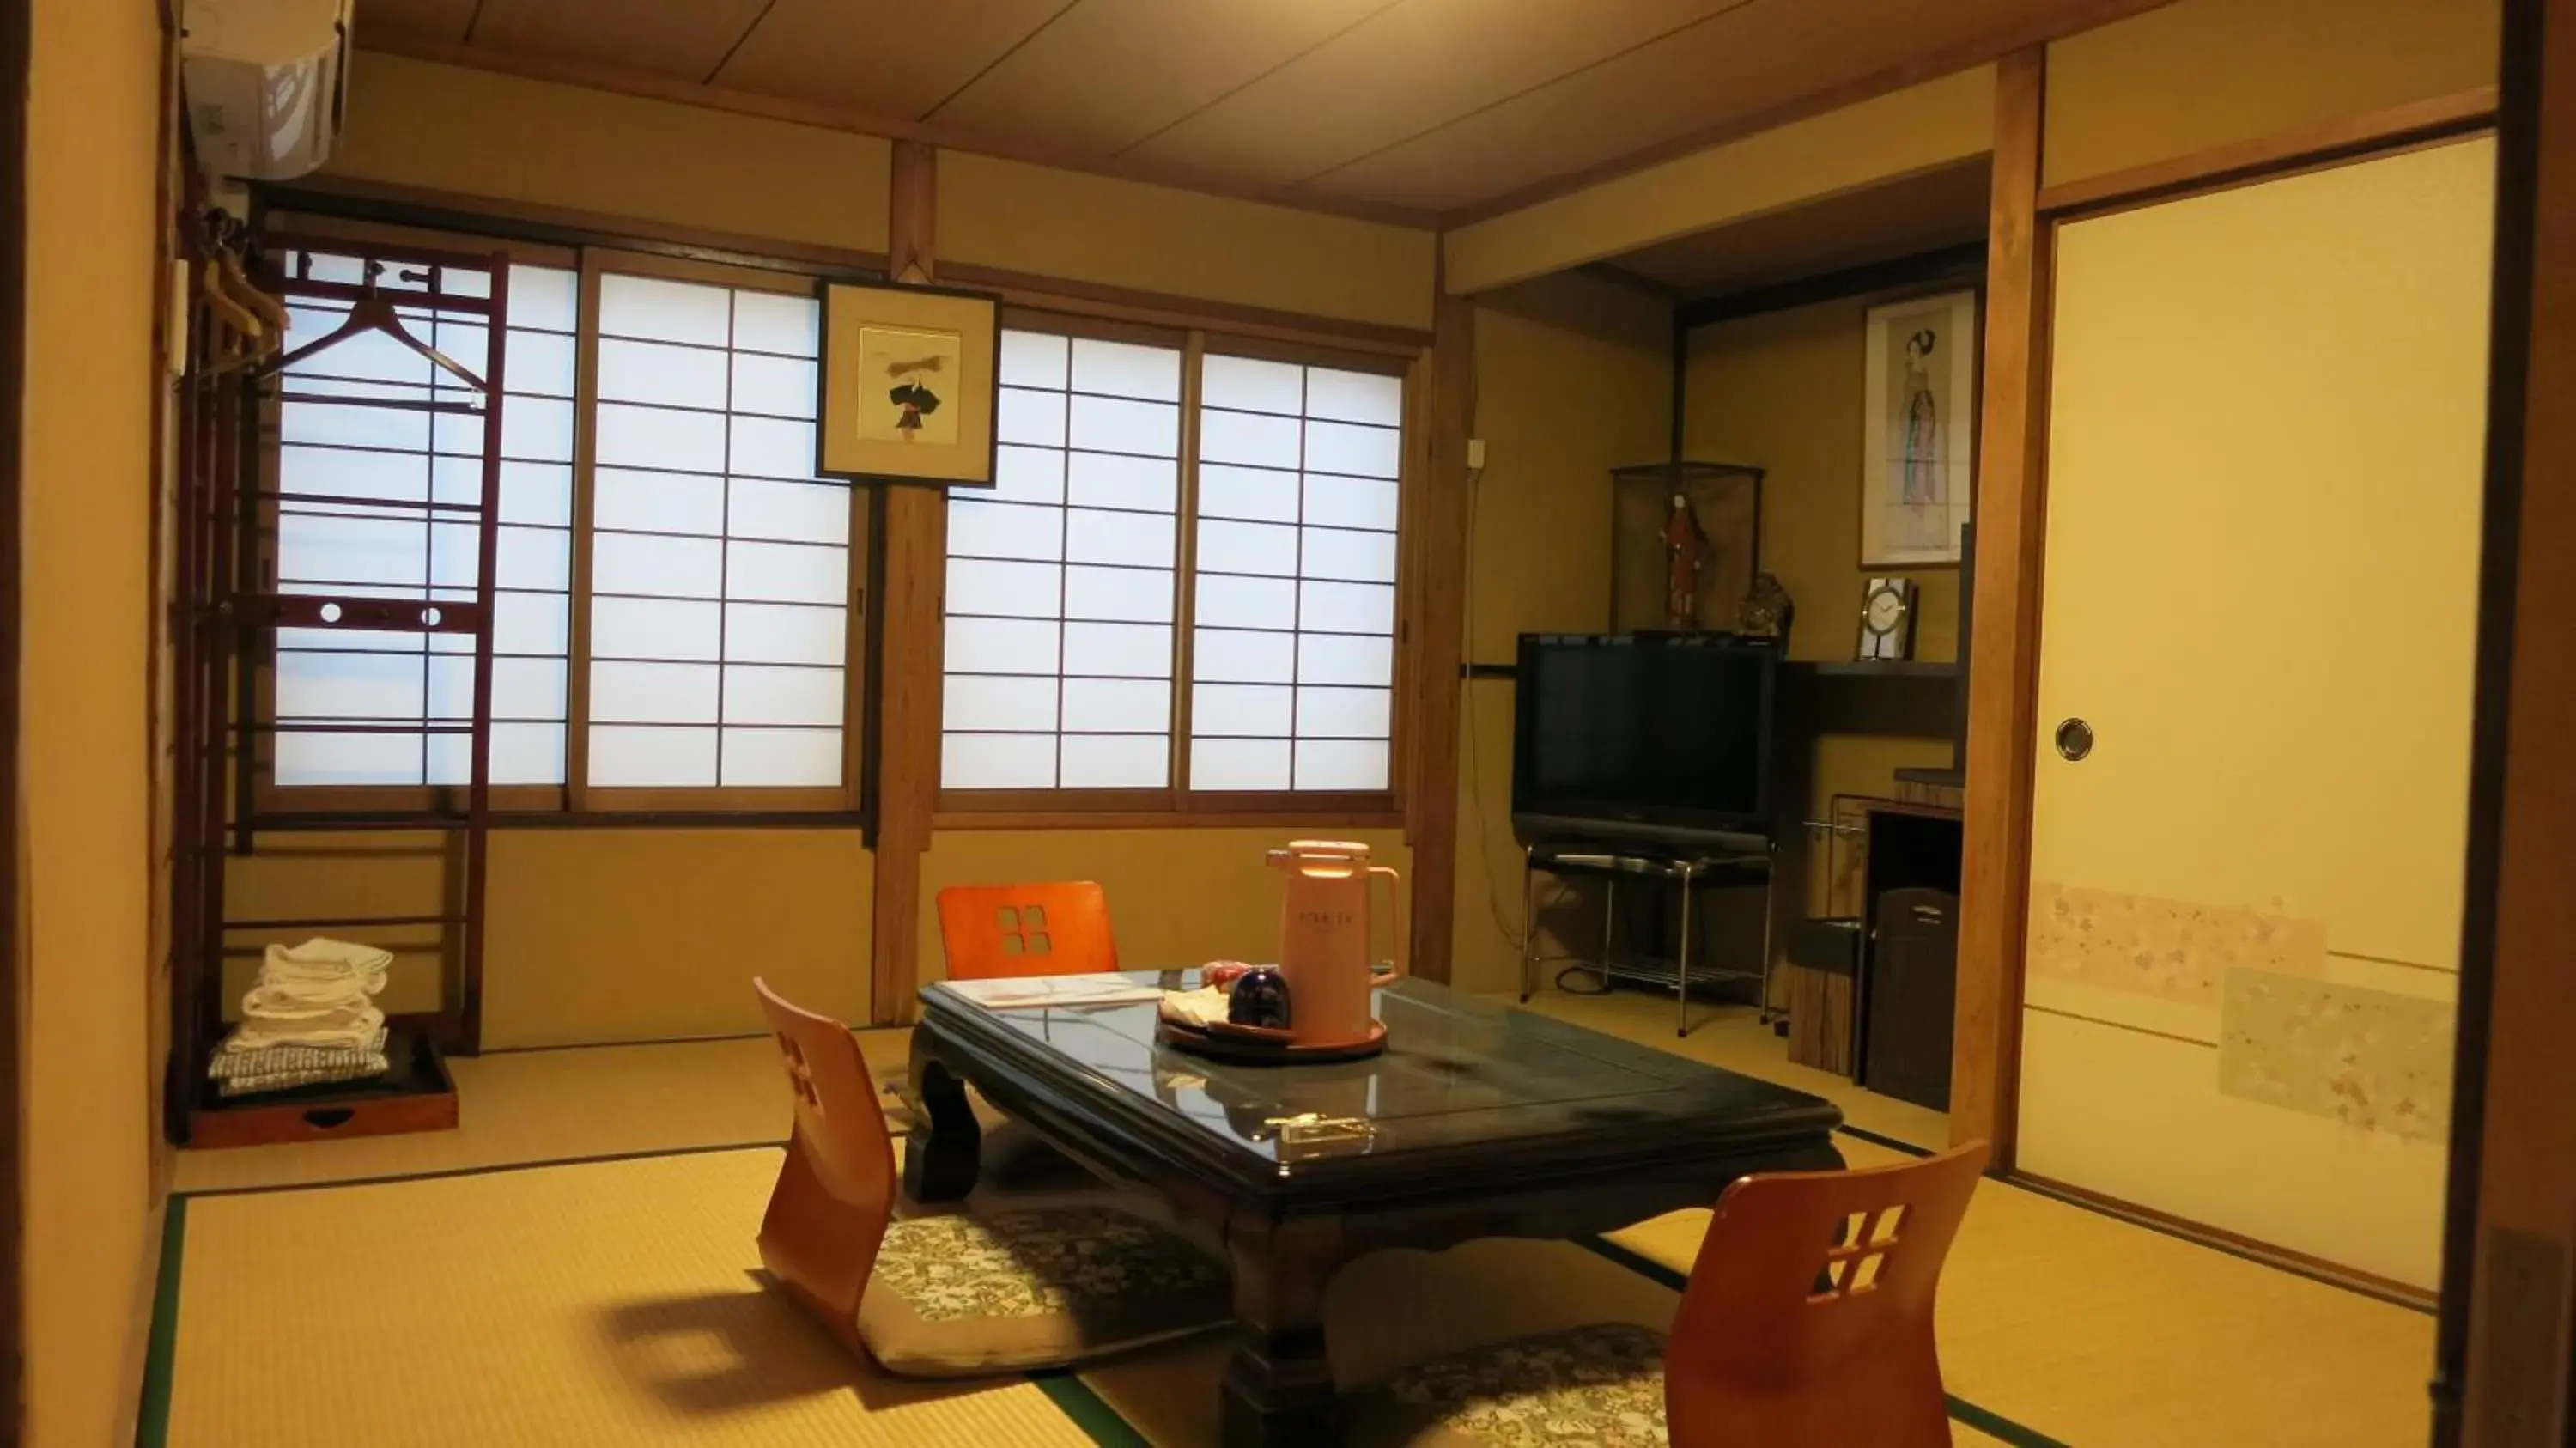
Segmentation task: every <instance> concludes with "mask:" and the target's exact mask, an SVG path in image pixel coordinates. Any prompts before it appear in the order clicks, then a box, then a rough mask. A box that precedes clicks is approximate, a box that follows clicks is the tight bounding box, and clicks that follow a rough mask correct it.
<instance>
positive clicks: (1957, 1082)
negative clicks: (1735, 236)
mask: <svg viewBox="0 0 2576 1448" xmlns="http://www.w3.org/2000/svg"><path fill="white" fill-rule="evenodd" d="M2047 64H2048V62H2047V51H2046V48H2045V47H2042V46H2032V47H2030V48H2028V49H2026V50H2019V51H2015V52H2014V53H2013V54H2011V55H2008V56H2005V57H2004V59H2003V61H2002V63H2001V64H2000V65H1998V66H1997V67H1996V72H1995V159H1994V193H1993V198H1992V202H1991V207H1990V216H1989V220H1988V235H1987V242H1986V357H1985V410H1984V416H1983V419H1982V427H1981V429H1980V431H1979V434H1978V458H1977V510H1976V511H1977V576H1976V577H1975V579H1973V580H1971V586H1972V587H1974V588H1975V589H1976V606H1975V611H1974V612H1975V622H1974V625H1973V627H1974V630H1975V634H1974V638H1973V640H1972V646H1971V647H1972V652H1971V655H1970V656H1971V658H1972V659H1973V660H1974V663H1973V664H1972V665H1971V666H1970V668H1969V683H1968V741H1967V770H1968V781H1967V795H1968V799H1967V812H1966V813H1967V820H1966V835H1965V839H1964V841H1963V845H1962V850H1963V853H1962V856H1961V860H1960V869H1959V877H1960V878H1959V977H1958V1012H1957V1016H1956V1025H1955V1028H1954V1032H1953V1035H1952V1040H1951V1065H1950V1139H1951V1141H1952V1142H1954V1143H1956V1142H1961V1141H1967V1140H1971V1139H1974V1138H1979V1137H1982V1138H1984V1139H1985V1140H1987V1141H1989V1142H1991V1143H1993V1146H1994V1156H1993V1169H1994V1170H1996V1171H2004V1170H2008V1169H2010V1167H2011V1166H2012V1158H2013V1110H2014V1100H2013V1097H2014V1091H2015V1084H2016V1077H2017V1075H2018V1073H2019V1067H2020V1061H2021V981H2022V934H2023V928H2024V925H2025V921H2026V915H2027V910H2028V902H2029V896H2030V791H2031V764H2032V751H2033V750H2034V749H2035V748H2036V747H2037V743H2038V740H2037V726H2036V720H2035V717H2034V711H2035V709H2036V706H2037V696H2038V687H2039V569H2040V555H2041V548H2042V545H2043V543H2044V541H2045V540H2044V538H2043V536H2042V533H2041V516H2042V506H2041V505H2042V499H2043V496H2044V491H2045V483H2044V477H2043V463H2044V459H2043V457H2042V455H2041V449H2042V432H2043V428H2042V426H2041V422H2040V419H2041V418H2042V417H2043V416H2044V415H2045V410H2046V406H2047V397H2046V389H2047V375H2048V368H2047V360H2048V342H2047V334H2048V238H2047V235H2046V234H2045V233H2044V232H2043V231H2042V229H2041V225H2040V218H2039V214H2038V201H2039V184H2040V140H2041V136H2040V132H2041V126H2042V122H2043V119H2044V115H2045V111H2046V104H2045V102H2046V91H2047Z"/></svg>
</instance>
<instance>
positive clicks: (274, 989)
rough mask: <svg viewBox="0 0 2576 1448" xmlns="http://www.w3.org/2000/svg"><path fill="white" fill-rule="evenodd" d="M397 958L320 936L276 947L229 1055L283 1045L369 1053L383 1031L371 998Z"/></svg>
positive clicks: (263, 965)
mask: <svg viewBox="0 0 2576 1448" xmlns="http://www.w3.org/2000/svg"><path fill="white" fill-rule="evenodd" d="M392 963H393V952H391V951H388V950H381V949H378V948H377V947H375V946H372V945H353V944H351V943H349V942H348V941H345V940H326V939H323V938H320V937H318V936H317V937H316V938H314V939H311V940H308V941H305V942H304V943H303V944H301V945H298V946H293V947H287V946H282V945H272V946H270V947H268V949H267V951H266V952H264V953H263V955H262V957H261V960H260V966H259V976H258V978H257V980H255V981H254V982H253V983H252V985H251V988H250V992H249V993H248V994H247V995H244V996H243V997H242V1003H241V1009H242V1020H241V1027H240V1029H238V1030H236V1031H235V1032H233V1034H232V1036H231V1037H230V1038H229V1039H228V1040H226V1041H225V1042H224V1050H225V1051H226V1052H227V1053H238V1052H247V1051H261V1050H267V1049H269V1048H271V1047H276V1046H321V1047H331V1046H352V1047H354V1046H362V1045H364V1044H366V1043H367V1042H368V1041H369V1040H371V1039H373V1038H374V1037H375V1035H376V1033H377V1032H379V1031H381V1030H383V1029H384V1024H385V1013H384V1012H383V1011H381V1010H378V1009H377V1008H376V1006H375V1004H374V1002H373V1001H372V999H371V997H373V996H376V995H378V994H380V993H381V992H382V991H383V990H384V988H385V980H386V975H387V968H388V967H390V966H391V965H392Z"/></svg>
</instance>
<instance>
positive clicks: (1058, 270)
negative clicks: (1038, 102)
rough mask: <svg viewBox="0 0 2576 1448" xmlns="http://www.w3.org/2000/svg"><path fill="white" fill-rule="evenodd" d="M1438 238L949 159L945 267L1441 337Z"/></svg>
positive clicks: (969, 158)
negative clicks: (1435, 295) (1436, 318)
mask: <svg viewBox="0 0 2576 1448" xmlns="http://www.w3.org/2000/svg"><path fill="white" fill-rule="evenodd" d="M1437 243H1438V237H1437V235H1436V234H1435V233H1433V232H1430V231H1424V230H1418V229H1415V228H1412V227H1404V226H1388V225H1384V224H1381V223H1378V222H1372V221H1357V220H1353V219H1350V218H1348V217H1341V216H1325V215H1321V214H1318V213H1316V212H1312V211H1298V210H1292V209H1290V208H1288V207H1284V206H1265V205H1262V204H1260V203H1258V202H1251V201H1236V200H1232V199H1229V198H1227V197H1222V196H1209V195H1205V194H1202V193H1199V192H1194V191H1180V190H1175V189H1173V188H1171V187H1169V186H1150V185H1147V184H1145V183H1143V182H1140V181H1122V180H1117V179H1115V178H1112V177H1107V176H1094V175H1089V174H1087V173H1083V172H1076V171H1058V170H1055V169H1053V168H1051V167H1046V166H1033V165H1029V164H1027V163H1025V162H1020V161H1004V160H999V159H996V158H994V157H991V156H978V155H974V154H972V153H970V152H965V151H943V152H941V153H940V157H939V242H938V245H939V259H940V261H941V262H942V263H944V264H954V263H967V264H975V265H982V266H992V267H1003V268H1007V269H1009V270H1012V271H1023V272H1034V273H1038V274H1041V275H1045V276H1055V277H1066V278H1070V279H1072V280H1075V281H1081V282H1091V283H1094V284H1098V285H1105V286H1119V287H1132V288H1135V289H1138V290H1141V291H1154V292H1169V293H1172V294H1175V295H1178V296H1184V297H1195V298H1203V299H1205V300H1209V301H1217V302H1232V303H1238V304H1241V305H1245V306H1255V307H1267V308H1271V309H1273V310H1277V311H1284V312H1301V313H1306V314H1309V315H1312V316H1319V317H1337V318H1342V319H1345V320H1350V321H1360V322H1379V323H1386V324H1390V325H1394V326H1404V327H1425V328H1427V327H1429V326H1430V325H1431V297H1432V268H1433V266H1434V264H1435V263H1434V249H1435V247H1436V245H1437Z"/></svg>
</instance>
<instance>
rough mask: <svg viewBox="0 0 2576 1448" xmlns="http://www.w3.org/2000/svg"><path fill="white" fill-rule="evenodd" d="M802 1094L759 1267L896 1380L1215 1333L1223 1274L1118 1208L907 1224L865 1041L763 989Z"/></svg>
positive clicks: (1068, 1207)
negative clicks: (898, 1208) (862, 1046)
mask: <svg viewBox="0 0 2576 1448" xmlns="http://www.w3.org/2000/svg"><path fill="white" fill-rule="evenodd" d="M752 986H753V989H755V990H757V991H758V992H759V993H760V1005H761V1009H762V1011H763V1012H764V1013H765V1014H766V1015H767V1016H768V1018H769V1025H770V1029H771V1030H772V1031H773V1032H774V1033H775V1034H776V1037H777V1041H778V1050H779V1054H780V1055H781V1057H782V1058H783V1060H784V1064H785V1066H786V1069H787V1082H788V1086H789V1088H790V1089H791V1090H792V1091H793V1092H794V1093H795V1098H796V1106H795V1130H794V1132H793V1134H792V1135H791V1137H790V1138H789V1140H788V1143H787V1160H786V1163H785V1164H784V1165H783V1166H782V1167H780V1169H779V1173H778V1185H777V1186H776V1187H775V1188H774V1189H773V1190H772V1191H771V1193H770V1198H769V1211H768V1214H767V1215H766V1216H765V1217H763V1218H762V1220H761V1224H760V1260H761V1263H762V1265H763V1266H765V1267H767V1268H768V1269H769V1275H770V1276H771V1277H772V1278H773V1279H775V1280H776V1281H777V1283H778V1284H779V1285H780V1286H782V1287H784V1288H786V1289H787V1291H788V1293H789V1294H790V1295H791V1296H793V1297H794V1298H795V1299H796V1300H797V1301H798V1302H799V1303H800V1304H802V1305H803V1306H804V1307H805V1308H806V1309H807V1310H808V1311H810V1312H812V1313H813V1314H814V1315H815V1316H816V1317H818V1318H820V1319H821V1320H822V1322H823V1324H824V1325H825V1326H826V1327H828V1328H830V1329H831V1331H832V1332H833V1334H834V1335H835V1336H837V1337H839V1338H840V1339H841V1340H842V1341H843V1342H844V1343H847V1344H849V1345H850V1346H851V1347H854V1348H857V1349H859V1350H860V1351H862V1352H865V1353H866V1354H867V1355H868V1356H869V1357H871V1358H873V1359H875V1360H876V1361H877V1362H878V1363H879V1364H880V1365H881V1366H883V1367H884V1368H885V1369H886V1370H887V1371H889V1372H893V1373H899V1374H904V1375H907V1376H916V1377H966V1376H975V1375H980V1374H985V1373H999V1372H1024V1371H1027V1370H1029V1369H1032V1368H1046V1367H1062V1366H1066V1365H1068V1364H1071V1363H1076V1362H1081V1361H1085V1360H1087V1359H1090V1358H1093V1357H1098V1356H1103V1355H1106V1354H1109V1353H1113V1352H1123V1351H1125V1350H1127V1349H1129V1348H1133V1347H1138V1346H1142V1345H1144V1344H1146V1343H1152V1342H1160V1341H1163V1340H1166V1339H1169V1338H1174V1337H1180V1336H1185V1335H1187V1334H1190V1333H1195V1332H1199V1331H1202V1330H1205V1329H1208V1328H1212V1327H1216V1326H1218V1325H1220V1324H1223V1323H1225V1322H1227V1321H1229V1320H1230V1319H1231V1317H1232V1288H1231V1287H1230V1285H1229V1284H1228V1282H1227V1279H1226V1273H1225V1269H1224V1268H1223V1267H1221V1266H1219V1265H1218V1264H1216V1263H1214V1262H1212V1261H1210V1260H1208V1258H1207V1257H1206V1256H1205V1255H1203V1254H1202V1253H1200V1252H1198V1251H1197V1250H1196V1249H1194V1248H1192V1247H1191V1246H1189V1245H1188V1244H1187V1243H1185V1242H1183V1241H1181V1240H1180V1239H1179V1238H1177V1237H1175V1236H1173V1235H1171V1234H1170V1233H1168V1232H1165V1231H1163V1230H1162V1229H1161V1228H1160V1227H1157V1226H1155V1225H1154V1224H1152V1223H1150V1222H1147V1221H1145V1220H1144V1219H1142V1218H1140V1217H1137V1216H1136V1215H1134V1214H1133V1213H1130V1212H1126V1211H1123V1210H1121V1209H1120V1208H1119V1207H1118V1205H1117V1204H1116V1203H1115V1202H1114V1201H1111V1200H1108V1199H1106V1198H1105V1197H1102V1196H1099V1195H1094V1196H1091V1197H1065V1198H1058V1199H1054V1200H1048V1201H1041V1200H1037V1199H1032V1198H1016V1199H1011V1200H1009V1201H1008V1202H1007V1203H1006V1204H1004V1205H1001V1206H999V1207H994V1206H990V1205H989V1204H984V1203H973V1202H970V1204H969V1205H968V1207H967V1209H966V1210H965V1211H962V1212H952V1213H945V1214H940V1215H935V1216H920V1217H907V1218H903V1219H897V1218H896V1216H895V1211H894V1203H895V1158H894V1141H893V1138H892V1137H891V1136H890V1135H889V1134H888V1132H887V1130H886V1122H885V1115H884V1112H883V1110H882V1109H881V1108H880V1107H879V1106H878V1104H877V1094H876V1085H875V1082H874V1081H872V1080H871V1079H870V1077H869V1075H868V1066H867V1062H866V1060H865V1059H864V1058H863V1057H861V1056H860V1054H859V1043H858V1038H857V1037H855V1036H853V1035H851V1034H850V1032H849V1028H848V1027H846V1026H844V1025H842V1024H841V1023H840V1022H839V1021H836V1020H833V1019H832V1018H830V1017H829V1016H819V1015H816V1014H814V1013H813V1012H812V1011H808V1010H805V1009H803V1008H801V1007H798V1006H795V1005H792V1004H790V1003H788V1002H787V1001H785V1000H783V999H781V998H780V997H779V995H778V994H777V993H776V992H775V991H772V990H771V989H770V988H769V984H768V982H766V981H761V980H755V981H753V982H752Z"/></svg>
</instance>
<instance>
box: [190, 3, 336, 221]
mask: <svg viewBox="0 0 2576 1448" xmlns="http://www.w3.org/2000/svg"><path fill="white" fill-rule="evenodd" d="M351 3H352V0H188V5H187V10H186V16H185V19H184V20H183V21H182V23H181V37H180V41H179V57H180V63H181V66H182V81H183V84H184V86H185V88H186V92H187V102H188V123H189V134H190V135H191V136H192V137H193V138H194V139H195V141H196V146H197V160H198V164H199V165H201V166H202V167H204V169H205V171H206V174H208V175H209V176H214V177H237V178H239V179H242V180H245V181H282V180H285V179H286V178H288V177H291V176H301V175H303V174H304V173H306V172H308V171H311V170H313V169H314V168H316V167H318V166H320V165H321V164H322V163H323V161H325V160H327V159H328V158H329V157H330V155H331V146H332V143H333V142H334V141H336V140H338V139H339V136H340V123H341V119H342V116H343V113H344V108H345V106H346V104H347V100H348V86H349V7H350V4H351Z"/></svg>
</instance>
